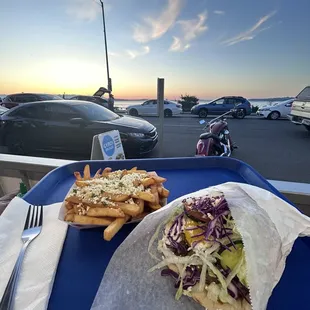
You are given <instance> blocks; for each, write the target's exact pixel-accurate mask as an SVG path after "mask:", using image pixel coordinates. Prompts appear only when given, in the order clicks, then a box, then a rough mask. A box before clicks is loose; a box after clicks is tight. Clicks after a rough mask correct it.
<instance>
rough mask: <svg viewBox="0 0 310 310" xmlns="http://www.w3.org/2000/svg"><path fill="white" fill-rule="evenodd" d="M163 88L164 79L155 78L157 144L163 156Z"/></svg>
mask: <svg viewBox="0 0 310 310" xmlns="http://www.w3.org/2000/svg"><path fill="white" fill-rule="evenodd" d="M164 90H165V80H164V79H161V78H158V79H157V115H158V117H159V125H158V128H157V130H158V144H159V155H160V157H163V150H164V149H163V147H164Z"/></svg>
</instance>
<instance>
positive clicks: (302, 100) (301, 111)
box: [288, 86, 310, 131]
mask: <svg viewBox="0 0 310 310" xmlns="http://www.w3.org/2000/svg"><path fill="white" fill-rule="evenodd" d="M288 118H289V119H290V120H291V122H293V123H294V124H298V125H304V126H305V128H306V129H307V130H309V131H310V86H307V87H305V88H304V89H303V90H302V91H301V92H300V93H299V95H298V96H297V97H296V99H295V100H294V102H293V105H292V110H291V113H290V114H289V115H288Z"/></svg>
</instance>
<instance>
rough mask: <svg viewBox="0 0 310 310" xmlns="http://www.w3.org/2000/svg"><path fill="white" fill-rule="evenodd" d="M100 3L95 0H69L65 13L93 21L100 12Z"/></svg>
mask: <svg viewBox="0 0 310 310" xmlns="http://www.w3.org/2000/svg"><path fill="white" fill-rule="evenodd" d="M100 12H101V8H100V4H99V3H97V2H96V1H95V0H69V3H68V7H67V14H68V15H71V16H73V17H75V18H77V19H80V20H86V21H93V20H95V19H96V18H97V16H98V15H99V14H100Z"/></svg>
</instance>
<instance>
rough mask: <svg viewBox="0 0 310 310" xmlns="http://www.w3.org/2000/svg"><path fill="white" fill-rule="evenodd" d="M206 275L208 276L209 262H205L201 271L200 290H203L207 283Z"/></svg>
mask: <svg viewBox="0 0 310 310" xmlns="http://www.w3.org/2000/svg"><path fill="white" fill-rule="evenodd" d="M206 277H207V264H203V265H202V268H201V273H200V281H199V286H198V291H199V292H202V291H203V290H204V287H205V285H206Z"/></svg>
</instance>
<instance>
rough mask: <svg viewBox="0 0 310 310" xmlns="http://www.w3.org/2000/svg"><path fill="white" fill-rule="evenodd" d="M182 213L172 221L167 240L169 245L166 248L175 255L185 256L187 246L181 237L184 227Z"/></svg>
mask: <svg viewBox="0 0 310 310" xmlns="http://www.w3.org/2000/svg"><path fill="white" fill-rule="evenodd" d="M184 216H185V214H184V212H183V213H181V214H179V215H178V216H177V217H176V218H175V219H174V221H173V223H172V225H171V227H170V229H169V231H168V233H167V239H168V241H169V243H167V246H168V247H169V248H171V249H172V251H173V252H174V253H175V254H176V255H186V254H187V248H188V245H187V243H186V241H185V240H184V238H183V237H182V233H183V226H184Z"/></svg>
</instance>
